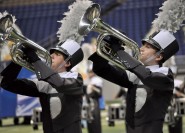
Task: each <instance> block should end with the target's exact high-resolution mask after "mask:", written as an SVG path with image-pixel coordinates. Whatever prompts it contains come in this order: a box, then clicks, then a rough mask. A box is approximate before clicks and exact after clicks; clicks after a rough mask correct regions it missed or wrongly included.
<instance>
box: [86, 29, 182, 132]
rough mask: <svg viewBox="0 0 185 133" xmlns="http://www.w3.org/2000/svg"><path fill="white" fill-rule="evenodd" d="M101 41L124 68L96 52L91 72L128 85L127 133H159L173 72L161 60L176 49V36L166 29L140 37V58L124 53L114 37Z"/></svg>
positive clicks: (168, 56)
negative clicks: (106, 44) (115, 55)
mask: <svg viewBox="0 0 185 133" xmlns="http://www.w3.org/2000/svg"><path fill="white" fill-rule="evenodd" d="M104 41H106V42H108V43H109V44H112V45H111V48H112V50H113V51H114V52H115V53H116V54H117V55H118V58H119V59H120V61H121V62H122V64H123V65H124V66H125V67H126V69H127V70H120V69H117V68H115V67H113V66H112V65H111V64H109V63H108V61H106V60H105V59H103V58H102V57H100V56H98V55H97V53H94V54H93V55H91V56H90V57H89V60H91V61H92V62H93V71H94V72H95V73H96V74H97V75H98V76H100V77H102V78H104V79H106V80H108V81H111V82H113V83H115V84H117V85H120V86H122V87H126V88H128V92H127V99H126V102H127V105H126V107H127V108H126V125H127V133H162V132H163V131H162V129H163V122H164V117H165V114H166V111H167V108H168V106H169V104H170V101H171V99H172V96H173V89H174V79H173V74H172V71H171V69H170V68H167V67H162V63H163V62H164V61H166V60H167V59H169V58H170V57H171V56H172V55H174V54H175V53H176V52H177V51H178V49H179V46H178V43H177V41H176V38H175V37H174V36H173V35H172V34H171V33H170V32H168V31H167V30H160V31H159V32H156V33H155V34H152V35H151V36H150V37H149V38H146V39H143V40H142V44H143V45H142V46H141V48H140V61H138V60H136V59H135V58H133V57H132V56H130V55H129V54H128V53H126V52H125V51H124V49H123V48H122V47H121V45H120V42H119V41H117V39H115V38H114V37H111V36H110V39H106V40H104Z"/></svg>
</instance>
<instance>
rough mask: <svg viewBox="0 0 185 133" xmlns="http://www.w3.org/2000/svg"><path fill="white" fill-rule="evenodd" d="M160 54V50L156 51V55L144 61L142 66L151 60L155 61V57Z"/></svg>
mask: <svg viewBox="0 0 185 133" xmlns="http://www.w3.org/2000/svg"><path fill="white" fill-rule="evenodd" d="M161 53H162V50H160V51H158V52H157V53H155V54H154V55H152V56H150V57H149V58H148V59H146V60H145V61H144V64H148V63H149V62H151V61H152V60H153V59H155V57H156V56H158V55H160V54H161Z"/></svg>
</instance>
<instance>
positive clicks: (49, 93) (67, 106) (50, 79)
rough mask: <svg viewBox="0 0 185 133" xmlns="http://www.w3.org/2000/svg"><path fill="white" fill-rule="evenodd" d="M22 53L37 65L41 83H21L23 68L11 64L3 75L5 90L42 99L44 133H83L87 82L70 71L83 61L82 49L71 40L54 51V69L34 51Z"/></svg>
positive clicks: (37, 80)
mask: <svg viewBox="0 0 185 133" xmlns="http://www.w3.org/2000/svg"><path fill="white" fill-rule="evenodd" d="M22 50H23V52H24V54H25V55H26V58H25V59H26V60H27V61H28V62H30V63H32V64H33V65H34V69H35V73H36V75H37V78H38V79H32V80H29V79H26V78H23V79H17V76H18V74H19V72H20V70H21V68H22V67H21V66H19V65H17V64H15V63H14V62H11V63H10V64H9V65H8V66H7V67H6V68H5V69H4V70H3V71H2V72H1V76H3V79H2V82H1V86H2V87H3V88H4V89H6V90H8V91H11V92H13V93H17V94H21V95H27V96H32V97H39V98H40V102H41V107H42V113H41V115H42V116H41V118H42V121H43V130H44V133H82V131H81V121H80V120H81V109H82V94H83V80H82V76H81V75H80V74H79V73H77V72H71V71H70V69H71V68H72V67H74V66H75V65H76V64H78V63H79V62H80V61H81V60H82V59H83V52H82V50H81V48H80V45H79V44H78V43H77V42H75V41H73V40H69V39H68V40H66V41H65V42H64V43H62V44H61V45H58V46H57V47H55V48H52V49H50V54H51V58H52V65H51V68H50V67H48V66H47V65H46V64H44V63H43V62H42V61H41V59H40V58H39V57H38V56H37V54H36V53H35V51H34V50H32V49H30V48H22Z"/></svg>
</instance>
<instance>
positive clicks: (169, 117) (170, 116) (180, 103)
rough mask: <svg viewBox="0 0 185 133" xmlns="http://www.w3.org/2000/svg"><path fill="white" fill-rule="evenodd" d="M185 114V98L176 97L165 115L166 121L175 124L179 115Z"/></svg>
mask: <svg viewBox="0 0 185 133" xmlns="http://www.w3.org/2000/svg"><path fill="white" fill-rule="evenodd" d="M184 115H185V98H174V99H173V101H172V104H171V106H169V107H168V111H167V113H166V116H165V120H164V121H165V123H167V124H169V125H173V124H175V123H176V120H177V119H178V118H179V117H182V116H184Z"/></svg>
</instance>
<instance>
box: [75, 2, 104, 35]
mask: <svg viewBox="0 0 185 133" xmlns="http://www.w3.org/2000/svg"><path fill="white" fill-rule="evenodd" d="M100 11H101V8H100V5H98V4H92V5H91V6H90V7H89V8H88V9H87V10H86V12H85V14H84V15H83V16H82V17H81V20H80V23H79V29H78V33H79V34H80V35H86V34H88V33H89V32H90V31H91V30H93V28H94V27H95V24H96V23H95V21H94V20H95V19H97V18H99V17H100Z"/></svg>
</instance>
